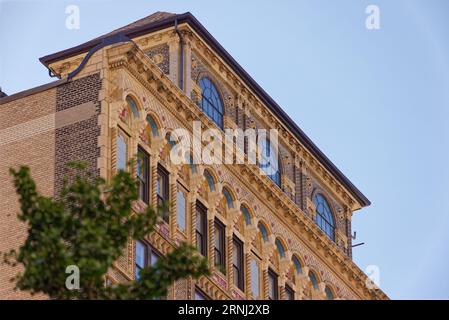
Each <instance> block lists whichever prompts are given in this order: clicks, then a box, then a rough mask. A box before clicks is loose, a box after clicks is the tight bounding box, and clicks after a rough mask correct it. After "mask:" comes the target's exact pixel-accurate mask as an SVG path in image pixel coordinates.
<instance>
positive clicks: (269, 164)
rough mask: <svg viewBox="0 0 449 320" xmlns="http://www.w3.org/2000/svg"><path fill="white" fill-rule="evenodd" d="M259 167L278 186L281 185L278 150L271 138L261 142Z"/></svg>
mask: <svg viewBox="0 0 449 320" xmlns="http://www.w3.org/2000/svg"><path fill="white" fill-rule="evenodd" d="M259 148H260V158H259V167H260V168H261V169H262V171H263V172H264V173H265V174H266V175H267V176H268V177H269V178H270V179H271V180H272V181H273V182H274V183H276V184H277V185H278V186H281V170H280V168H279V157H278V152H277V150H276V148H275V146H274V144H273V143H271V141H270V140H269V139H263V140H262V141H260V142H259Z"/></svg>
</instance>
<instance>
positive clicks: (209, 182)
mask: <svg viewBox="0 0 449 320" xmlns="http://www.w3.org/2000/svg"><path fill="white" fill-rule="evenodd" d="M204 177H205V178H206V181H207V185H208V186H209V189H210V191H212V192H214V191H215V181H214V178H213V177H212V175H211V174H210V173H209V171H207V170H205V171H204Z"/></svg>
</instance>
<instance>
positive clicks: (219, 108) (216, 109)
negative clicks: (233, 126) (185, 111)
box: [199, 77, 224, 129]
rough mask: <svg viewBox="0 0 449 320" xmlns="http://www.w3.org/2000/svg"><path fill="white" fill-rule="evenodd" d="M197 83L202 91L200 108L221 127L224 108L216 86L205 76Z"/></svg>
mask: <svg viewBox="0 0 449 320" xmlns="http://www.w3.org/2000/svg"><path fill="white" fill-rule="evenodd" d="M199 84H200V87H201V93H202V99H201V109H202V110H203V111H204V112H205V113H206V114H207V116H208V117H209V118H211V119H212V121H213V122H215V124H216V125H217V126H219V127H220V128H222V129H223V114H224V110H223V103H222V102H221V98H220V94H219V93H218V90H217V87H216V86H215V85H214V84H213V82H212V81H211V80H210V79H209V78H207V77H204V78H202V79H201V80H200V83H199Z"/></svg>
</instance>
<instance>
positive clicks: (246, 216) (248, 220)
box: [240, 206, 251, 226]
mask: <svg viewBox="0 0 449 320" xmlns="http://www.w3.org/2000/svg"><path fill="white" fill-rule="evenodd" d="M240 211H242V214H243V218H244V219H245V223H246V225H247V226H249V225H250V224H251V216H250V215H249V211H248V209H246V207H245V206H242V207H241V209H240Z"/></svg>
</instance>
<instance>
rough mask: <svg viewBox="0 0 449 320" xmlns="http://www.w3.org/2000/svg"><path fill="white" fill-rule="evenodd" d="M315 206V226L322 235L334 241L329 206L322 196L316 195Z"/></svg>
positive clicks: (333, 229)
mask: <svg viewBox="0 0 449 320" xmlns="http://www.w3.org/2000/svg"><path fill="white" fill-rule="evenodd" d="M313 200H314V203H315V206H316V224H317V225H318V227H319V228H320V229H321V230H323V231H324V233H325V234H326V235H327V236H328V237H329V238H330V239H331V240H332V241H335V223H334V217H333V215H332V212H331V210H330V208H329V204H328V202H327V201H326V199H325V198H324V197H323V195H321V194H319V193H317V194H316V195H315V197H314V199H313Z"/></svg>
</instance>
